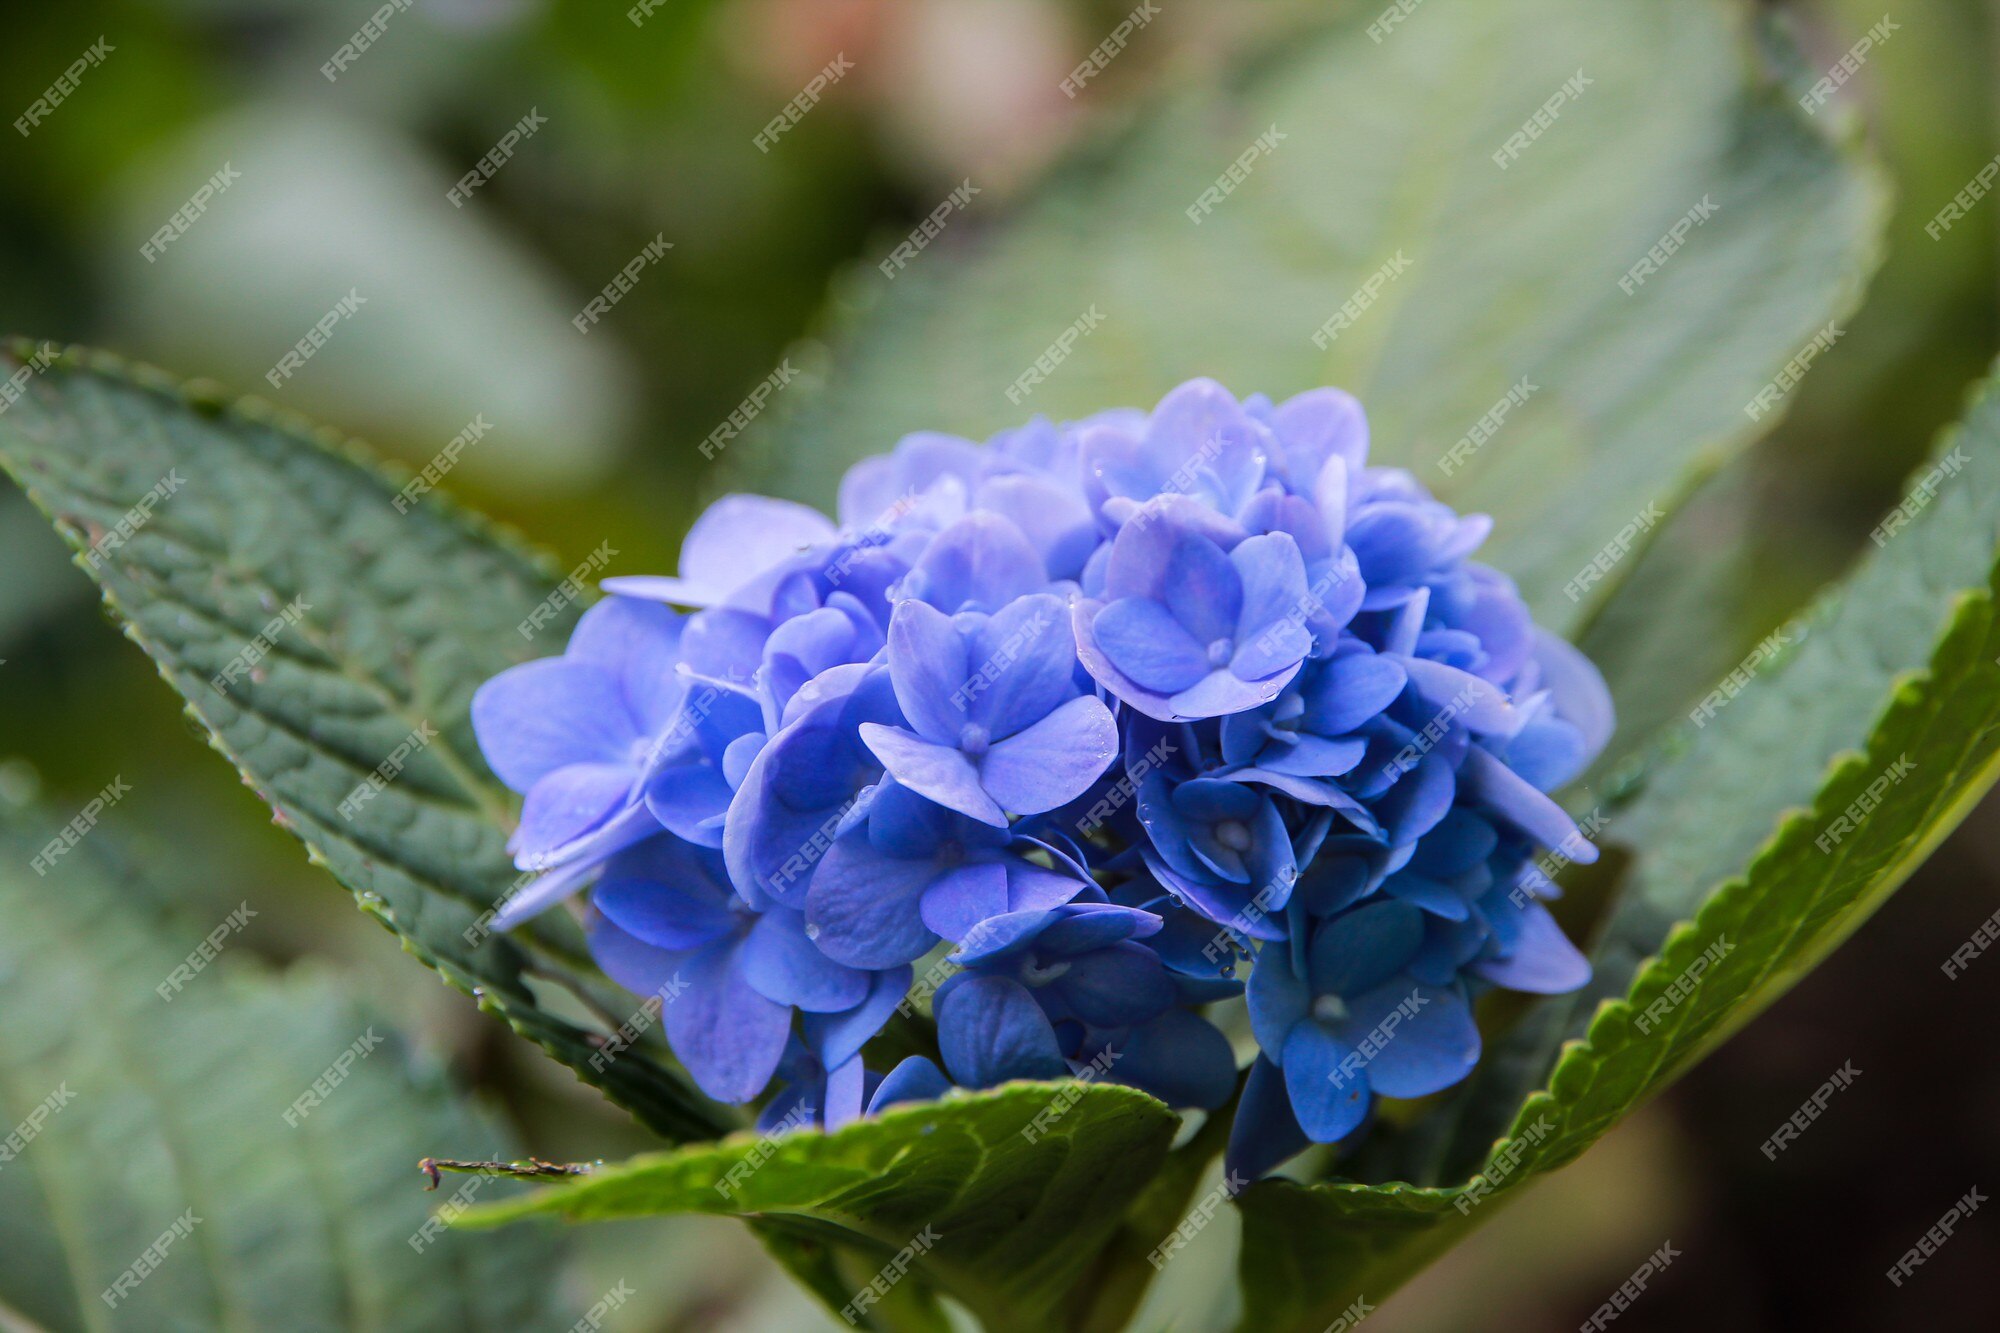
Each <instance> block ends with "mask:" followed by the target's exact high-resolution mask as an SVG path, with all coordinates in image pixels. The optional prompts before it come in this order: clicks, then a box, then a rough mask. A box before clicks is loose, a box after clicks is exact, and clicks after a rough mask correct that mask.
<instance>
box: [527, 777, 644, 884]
mask: <svg viewBox="0 0 2000 1333" xmlns="http://www.w3.org/2000/svg"><path fill="white" fill-rule="evenodd" d="M637 776H638V775H637V774H636V773H635V772H634V771H633V769H631V768H630V767H629V766H627V765H623V764H571V765H569V766H568V767H567V768H559V769H557V770H556V771H555V772H553V773H550V774H549V775H548V776H546V777H544V778H542V779H541V780H540V781H538V782H536V783H535V785H534V786H533V787H531V788H529V790H528V799H527V800H525V801H523V802H522V803H521V823H520V826H519V827H518V828H516V829H515V831H514V836H513V837H512V838H510V839H508V842H507V847H508V850H509V851H511V852H513V853H514V855H515V856H517V857H520V858H522V859H523V860H527V861H530V862H532V861H535V860H538V859H540V858H542V857H545V856H547V855H548V854H549V853H550V852H553V851H554V850H556V849H557V848H558V847H561V846H563V845H564V844H566V843H571V842H574V841H576V840H577V839H578V838H581V837H583V836H584V835H585V834H587V833H589V832H591V831H592V830H593V829H597V828H601V827H603V825H604V824H605V823H606V822H607V821H608V820H610V819H611V817H612V816H614V815H616V814H617V813H618V812H619V811H621V810H623V809H624V808H625V806H626V803H627V802H628V801H629V800H630V798H631V795H632V786H633V783H634V780H635V779H636V777H637Z"/></svg>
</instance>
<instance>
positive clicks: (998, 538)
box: [903, 514, 1049, 615]
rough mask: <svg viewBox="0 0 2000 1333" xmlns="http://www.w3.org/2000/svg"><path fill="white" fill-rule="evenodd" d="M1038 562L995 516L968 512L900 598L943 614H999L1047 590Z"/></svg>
mask: <svg viewBox="0 0 2000 1333" xmlns="http://www.w3.org/2000/svg"><path fill="white" fill-rule="evenodd" d="M1048 581H1049V577H1048V571H1047V569H1046V567H1044V566H1043V564H1042V558H1041V556H1040V555H1038V554H1037V553H1036V551H1035V548H1034V547H1033V546H1031V545H1030V544H1029V542H1028V539H1027V538H1026V537H1024V536H1022V535H1021V530H1020V529H1019V528H1017V527H1015V526H1014V525H1013V524H1012V523H1009V522H1008V521H1007V520H1006V519H1004V518H1002V517H1000V516H999V515H998V514H968V515H966V516H965V517H964V518H962V519H960V520H959V521H958V522H956V523H954V524H952V525H951V526H950V527H948V528H946V529H945V530H944V531H943V532H941V533H939V534H938V535H937V537H936V539H935V540H933V541H932V543H931V545H930V549H929V550H927V551H925V552H924V555H923V559H921V560H919V561H918V562H917V567H916V568H915V569H913V570H911V571H910V573H909V576H908V577H907V578H906V579H905V580H904V585H903V595H904V596H906V597H918V598H921V599H923V600H924V601H926V602H929V603H930V604H931V605H932V606H935V607H937V608H938V609H939V610H940V611H943V612H945V613H946V614H947V615H955V614H957V613H958V612H960V611H966V610H972V611H988V612H991V611H997V610H999V609H1000V608H1001V607H1003V606H1005V605H1006V604H1007V603H1009V602H1011V601H1013V600H1014V599H1015V598H1016V597H1022V596H1025V595H1027V594H1028V593H1031V592H1040V591H1042V590H1043V589H1044V588H1046V587H1047V586H1048Z"/></svg>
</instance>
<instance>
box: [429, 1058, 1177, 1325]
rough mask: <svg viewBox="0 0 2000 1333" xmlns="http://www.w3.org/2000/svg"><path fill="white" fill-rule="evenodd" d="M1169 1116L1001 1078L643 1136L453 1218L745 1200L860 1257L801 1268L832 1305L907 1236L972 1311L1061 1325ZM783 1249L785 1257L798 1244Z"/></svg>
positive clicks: (1170, 1129)
mask: <svg viewBox="0 0 2000 1333" xmlns="http://www.w3.org/2000/svg"><path fill="white" fill-rule="evenodd" d="M1071 1103H1074V1104H1071ZM1065 1108H1066V1109H1065ZM1178 1124H1179V1118H1178V1117H1177V1116H1175V1115H1174V1114H1173V1113H1172V1112H1170V1111H1169V1110H1167V1108H1166V1107H1165V1106H1163V1105H1161V1104H1160V1103H1159V1102H1157V1101H1155V1100H1154V1099H1153V1098H1151V1097H1148V1096H1147V1095H1145V1094H1144V1093H1141V1092H1135V1091H1133V1090H1132V1089H1130V1088H1123V1087H1118V1086H1115V1085H1111V1084H1088V1085H1080V1084H1076V1083H1066V1084H1047V1083H1013V1084H1008V1085H1007V1086H1006V1087H1004V1088H1001V1089H999V1090H998V1091H995V1092H986V1093H977V1094H970V1095H967V1094H953V1095H951V1096H949V1097H947V1098H946V1099H945V1100H944V1101H941V1102H936V1103H931V1104H927V1105H921V1106H911V1107H906V1108H905V1107H898V1108H892V1109H891V1110H889V1111H887V1112H885V1113H884V1114H883V1115H881V1116H879V1117H877V1118H875V1119H871V1120H865V1121H861V1122H858V1123H856V1124H853V1125H849V1126H848V1127H846V1128H845V1129H842V1130H840V1131H839V1132H837V1133H834V1134H821V1133H818V1132H800V1133H794V1134H789V1135H785V1136H783V1137H780V1138H777V1139H760V1138H757V1137H754V1136H751V1135H747V1134H742V1135H736V1136H733V1137H731V1138H729V1139H726V1140H724V1141H723V1142H721V1143H719V1144H715V1145H713V1146H709V1147H701V1148H683V1149H680V1150H678V1151H675V1152H668V1153H652V1154H648V1155H646V1156H642V1157H636V1158H633V1159H632V1160H630V1161H628V1162H624V1163H621V1164H619V1165H616V1166H610V1167H605V1168H602V1169H600V1170H598V1171H595V1172H593V1173H591V1174H590V1175H588V1176H585V1177H583V1178H581V1179H579V1180H577V1181H576V1182H574V1183H568V1184H563V1185H560V1186H555V1187H551V1188H545V1189H542V1190H538V1191H537V1192H535V1193H533V1194H530V1195H526V1196H523V1197H522V1198H519V1199H515V1200H509V1201H507V1202H503V1203H498V1204H493V1205H491V1206H485V1205H482V1206H480V1207H478V1208H475V1209H473V1210H472V1211H470V1212H468V1213H466V1214H465V1215H464V1216H462V1217H461V1218H460V1219H459V1221H460V1222H461V1223H462V1224H465V1225H470V1226H490V1225H494V1224H497V1223H501V1222H508V1221H513V1220H515V1219H517V1218H521V1217H528V1216H533V1215H537V1214H559V1215H561V1216H563V1217H566V1218H568V1219H569V1220H571V1221H579V1222H580V1221H593V1220H602V1219H607V1218H620V1217H644V1216H651V1215H654V1214H659V1213H722V1214H729V1215H734V1216H738V1217H750V1218H755V1219H756V1220H757V1221H758V1223H759V1225H760V1226H761V1227H763V1228H767V1229H771V1230H775V1231H777V1232H780V1233H783V1234H787V1235H789V1236H792V1237H796V1238H801V1239H803V1240H805V1241H808V1242H810V1241H815V1240H817V1241H819V1242H822V1243H824V1242H827V1241H833V1242H836V1243H837V1244H838V1245H839V1246H840V1247H842V1248H844V1249H847V1250H851V1251H854V1252H856V1253H858V1254H860V1255H865V1256H867V1257H868V1261H867V1262H864V1263H862V1264H861V1265H860V1268H859V1271H858V1273H857V1270H856V1268H855V1266H854V1265H853V1264H852V1263H849V1264H847V1265H845V1266H844V1267H843V1268H842V1269H841V1270H840V1271H839V1275H838V1276H837V1277H835V1276H833V1271H832V1270H830V1269H826V1268H824V1267H820V1268H818V1269H817V1270H816V1272H817V1274H818V1276H817V1277H816V1280H814V1281H813V1282H812V1283H811V1285H812V1286H813V1287H814V1289H815V1291H816V1292H818V1294H819V1295H821V1297H822V1298H823V1299H825V1300H827V1302H828V1304H829V1305H830V1306H831V1307H832V1308H834V1309H835V1310H840V1309H842V1308H843V1307H846V1306H848V1305H849V1304H850V1303H852V1302H855V1301H856V1299H857V1297H858V1294H859V1292H860V1290H861V1288H862V1287H863V1286H864V1285H866V1284H867V1283H868V1281H869V1279H870V1278H872V1277H875V1276H876V1275H877V1274H878V1273H886V1272H888V1271H890V1270H888V1269H885V1267H884V1265H886V1264H888V1263H889V1261H890V1260H892V1259H894V1258H895V1257H896V1256H897V1255H898V1254H899V1253H900V1252H905V1251H915V1257H914V1262H913V1263H910V1270H911V1273H912V1274H913V1275H914V1277H915V1279H916V1280H918V1281H920V1282H922V1283H923V1284H926V1285H928V1286H930V1287H932V1288H935V1289H936V1290H937V1291H939V1292H941V1293H944V1294H946V1295H949V1296H952V1297H955V1298H956V1299H958V1300H960V1301H962V1302H964V1303H965V1305H967V1306H968V1307H969V1308H971V1309H972V1310H973V1311H974V1312H975V1313H976V1314H978V1315H979V1316H980V1317H981V1319H983V1320H984V1321H985V1326H986V1327H987V1328H989V1329H993V1330H1013V1329H1044V1328H1049V1327H1051V1326H1055V1327H1066V1326H1068V1325H1067V1324H1065V1323H1063V1322H1061V1319H1062V1316H1061V1314H1060V1311H1061V1310H1062V1307H1063V1304H1064V1301H1065V1300H1066V1299H1067V1298H1068V1297H1069V1295H1070V1292H1071V1288H1072V1287H1073V1286H1075V1285H1076V1283H1077V1279H1078V1278H1079V1277H1080V1276H1081V1275H1082V1274H1083V1273H1084V1272H1085V1271H1086V1270H1087V1269H1088V1267H1089V1265H1090V1263H1091V1261H1092V1259H1093V1258H1094V1257H1095V1256H1096V1255H1097V1253H1098V1252H1099V1250H1100V1249H1102V1248H1103V1246H1104V1245H1105V1243H1106V1242H1107V1241H1108V1240H1110V1239H1111V1238H1112V1236H1113V1235H1114V1233H1115V1232H1116V1231H1117V1229H1118V1228H1119V1225H1120V1222H1121V1219H1122V1218H1123V1217H1124V1215H1125V1212H1126V1208H1127V1206H1128V1205H1129V1204H1131V1203H1132V1202H1133V1201H1134V1200H1135V1199H1137V1198H1139V1197H1140V1195H1141V1193H1142V1191H1144V1190H1145V1189H1146V1188H1147V1186H1148V1184H1149V1183H1150V1182H1151V1181H1152V1180H1153V1177H1154V1174H1155V1172H1156V1171H1157V1170H1158V1169H1159V1168H1160V1166H1161V1164H1162V1162H1163V1161H1164V1160H1165V1159H1166V1157H1167V1148H1168V1145H1169V1144H1170V1143H1171V1142H1172V1141H1173V1137H1174V1131H1175V1129H1176V1127H1177V1126H1178ZM1175 1220H1178V1219H1177V1217H1176V1219H1175ZM1171 1224H1172V1223H1171V1222H1167V1223H1165V1224H1164V1225H1166V1226H1170V1225H1171ZM787 1261H788V1265H789V1266H792V1267H793V1268H794V1271H799V1266H798V1262H797V1256H796V1255H787ZM843 1281H844V1282H845V1283H846V1284H847V1285H846V1286H844V1287H842V1286H839V1285H838V1283H839V1282H843ZM894 1285H895V1286H897V1287H900V1285H901V1283H896V1284H894ZM1083 1294H1084V1295H1085V1296H1086V1297H1088V1296H1089V1295H1091V1293H1088V1292H1085V1293H1083ZM892 1295H893V1291H892ZM856 1313H858V1314H872V1313H874V1311H871V1310H870V1309H869V1308H868V1307H866V1306H863V1307H862V1308H861V1309H860V1310H859V1311H857V1312H856ZM888 1326H890V1327H904V1326H906V1325H902V1324H891V1325H888Z"/></svg>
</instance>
